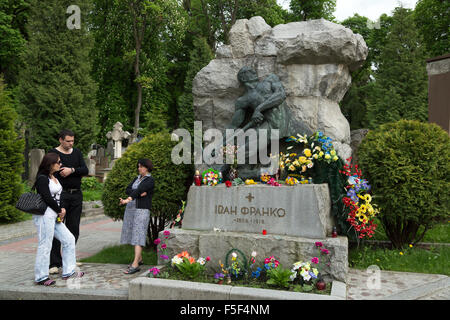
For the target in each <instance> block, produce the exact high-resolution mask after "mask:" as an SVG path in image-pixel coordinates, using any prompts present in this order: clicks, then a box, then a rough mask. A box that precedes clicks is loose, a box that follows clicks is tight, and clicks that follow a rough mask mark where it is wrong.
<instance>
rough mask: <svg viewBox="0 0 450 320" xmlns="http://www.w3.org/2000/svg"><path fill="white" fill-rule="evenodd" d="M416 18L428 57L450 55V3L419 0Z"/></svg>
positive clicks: (437, 0) (439, 0) (415, 13)
mask: <svg viewBox="0 0 450 320" xmlns="http://www.w3.org/2000/svg"><path fill="white" fill-rule="evenodd" d="M414 18H415V22H416V24H417V28H418V29H419V33H420V35H421V36H422V39H423V42H424V43H425V46H426V49H427V51H428V57H434V56H440V55H444V54H447V53H450V39H449V36H450V35H449V34H450V1H446V0H418V1H417V4H416V9H415V11H414Z"/></svg>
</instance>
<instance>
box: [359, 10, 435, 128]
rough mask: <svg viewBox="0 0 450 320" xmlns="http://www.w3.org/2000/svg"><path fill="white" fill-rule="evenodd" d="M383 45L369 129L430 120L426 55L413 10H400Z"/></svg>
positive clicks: (374, 86) (371, 101)
mask: <svg viewBox="0 0 450 320" xmlns="http://www.w3.org/2000/svg"><path fill="white" fill-rule="evenodd" d="M392 18H393V19H392V25H391V28H390V30H389V33H388V35H387V38H386V43H385V45H384V46H383V48H382V50H381V53H380V56H379V63H378V65H377V69H376V71H375V72H374V75H375V81H374V82H373V83H372V85H371V87H370V88H368V89H369V90H373V91H372V93H371V95H370V98H369V99H368V101H367V102H368V104H367V110H368V119H369V127H371V128H375V127H377V126H379V125H380V124H383V123H386V122H392V121H397V120H400V119H407V120H419V121H426V120H427V117H428V104H427V73H426V65H425V53H424V48H423V45H422V44H421V42H420V37H419V33H418V30H417V28H416V26H415V23H414V16H413V12H412V11H411V10H410V9H405V8H401V7H398V8H396V9H395V10H394V14H393V16H392Z"/></svg>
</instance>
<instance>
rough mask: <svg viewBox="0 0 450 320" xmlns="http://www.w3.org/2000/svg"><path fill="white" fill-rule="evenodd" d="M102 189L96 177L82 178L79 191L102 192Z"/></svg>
mask: <svg viewBox="0 0 450 320" xmlns="http://www.w3.org/2000/svg"><path fill="white" fill-rule="evenodd" d="M102 188H103V186H102V184H101V183H100V182H98V180H97V178H96V177H83V178H82V179H81V190H83V191H88V190H89V191H93V190H102Z"/></svg>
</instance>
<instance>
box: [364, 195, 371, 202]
mask: <svg viewBox="0 0 450 320" xmlns="http://www.w3.org/2000/svg"><path fill="white" fill-rule="evenodd" d="M364 200H366V201H367V202H370V201H372V196H371V195H370V194H366V195H365V196H364Z"/></svg>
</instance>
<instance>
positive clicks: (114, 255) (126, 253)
mask: <svg viewBox="0 0 450 320" xmlns="http://www.w3.org/2000/svg"><path fill="white" fill-rule="evenodd" d="M133 259H134V246H131V245H119V246H112V247H107V248H105V249H103V250H102V251H100V252H99V253H97V254H95V255H93V256H90V257H88V258H85V259H82V260H81V262H92V263H112V264H129V263H131V262H132V261H133ZM142 259H143V261H144V263H145V264H146V265H156V264H157V257H156V252H155V251H154V250H153V249H145V248H144V250H143V251H142Z"/></svg>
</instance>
